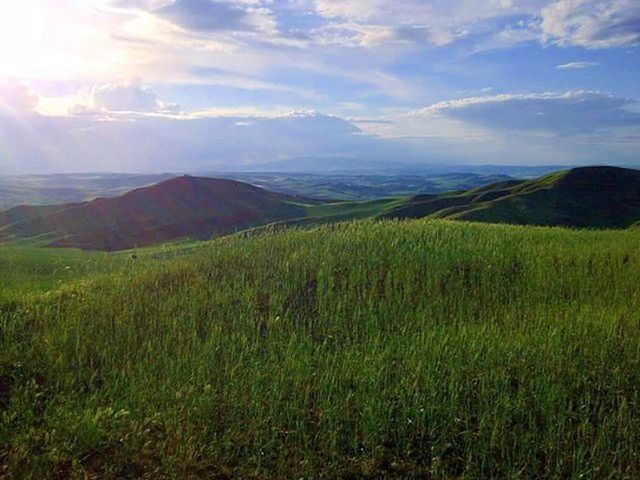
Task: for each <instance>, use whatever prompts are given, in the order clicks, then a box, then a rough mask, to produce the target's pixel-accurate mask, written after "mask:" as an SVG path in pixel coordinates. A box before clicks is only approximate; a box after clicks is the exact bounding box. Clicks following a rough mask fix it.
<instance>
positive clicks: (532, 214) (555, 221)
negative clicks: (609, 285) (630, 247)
mask: <svg viewBox="0 0 640 480" xmlns="http://www.w3.org/2000/svg"><path fill="white" fill-rule="evenodd" d="M383 216H384V217H388V218H419V217H426V216H431V217H435V218H448V219H454V220H469V221H477V222H491V223H511V224H523V225H547V226H569V227H588V228H627V227H630V226H632V225H633V224H634V223H636V222H638V221H640V171H638V170H631V169H626V168H618V167H582V168H576V169H573V170H567V171H563V172H557V173H553V174H550V175H546V176H544V177H541V178H539V179H536V180H531V181H508V182H501V183H496V184H493V185H490V186H487V187H482V188H478V189H474V190H469V191H466V192H458V193H453V194H445V195H432V196H417V197H413V198H412V199H410V200H409V201H408V202H407V203H406V204H404V205H402V206H400V207H399V208H397V209H395V210H393V211H391V212H389V213H386V214H384V215H383Z"/></svg>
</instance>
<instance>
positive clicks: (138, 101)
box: [75, 81, 181, 113]
mask: <svg viewBox="0 0 640 480" xmlns="http://www.w3.org/2000/svg"><path fill="white" fill-rule="evenodd" d="M180 110H181V108H180V106H179V105H178V104H175V103H165V102H162V101H160V100H159V99H158V96H157V94H156V92H155V91H154V90H153V89H152V88H151V87H149V86H148V85H144V84H142V83H141V82H139V81H132V82H128V83H122V84H117V83H113V84H106V85H95V86H93V87H92V88H91V89H89V90H86V91H83V92H81V93H80V95H79V96H78V99H77V101H76V106H75V111H76V112H83V111H85V112H87V111H88V112H141V113H178V112H180Z"/></svg>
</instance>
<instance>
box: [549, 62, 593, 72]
mask: <svg viewBox="0 0 640 480" xmlns="http://www.w3.org/2000/svg"><path fill="white" fill-rule="evenodd" d="M599 65H600V64H599V63H597V62H569V63H563V64H562V65H558V66H557V67H556V70H583V69H585V68H593V67H597V66H599Z"/></svg>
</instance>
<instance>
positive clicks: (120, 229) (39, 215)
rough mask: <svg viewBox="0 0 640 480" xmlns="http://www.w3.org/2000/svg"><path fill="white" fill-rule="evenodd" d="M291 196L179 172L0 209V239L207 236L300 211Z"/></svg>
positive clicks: (56, 242)
mask: <svg viewBox="0 0 640 480" xmlns="http://www.w3.org/2000/svg"><path fill="white" fill-rule="evenodd" d="M297 200H298V199H297V198H296V197H293V196H290V195H283V194H278V193H273V192H268V191H266V190H262V189H260V188H257V187H253V186H251V185H248V184H245V183H241V182H236V181H232V180H221V179H209V178H197V177H188V176H185V177H180V178H174V179H170V180H167V181H164V182H161V183H158V184H156V185H153V186H151V187H145V188H140V189H137V190H133V191H132V192H129V193H127V194H125V195H123V196H121V197H117V198H100V199H96V200H93V201H90V202H84V203H75V204H66V205H59V206H45V207H28V206H19V207H15V208H12V209H10V210H7V211H5V212H2V213H0V240H11V239H38V240H40V241H41V242H42V243H44V244H47V245H50V246H58V247H77V248H83V249H92V250H123V249H128V248H134V247H141V246H147V245H151V244H157V243H162V242H166V241H169V240H174V239H179V238H184V237H192V238H201V239H205V238H209V237H211V236H213V235H215V234H224V233H229V232H233V231H235V230H240V229H246V228H250V227H254V226H258V225H262V224H266V223H269V222H273V221H282V220H285V219H288V218H297V217H303V216H305V215H306V210H305V208H304V206H303V205H302V204H299V203H297Z"/></svg>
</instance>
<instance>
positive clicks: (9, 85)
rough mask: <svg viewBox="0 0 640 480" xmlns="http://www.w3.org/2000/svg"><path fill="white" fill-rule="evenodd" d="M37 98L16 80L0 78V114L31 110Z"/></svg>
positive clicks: (36, 105) (33, 108) (35, 104)
mask: <svg viewBox="0 0 640 480" xmlns="http://www.w3.org/2000/svg"><path fill="white" fill-rule="evenodd" d="M38 103H39V98H38V96H37V95H35V94H33V93H31V91H30V90H29V89H28V88H27V87H26V86H25V85H24V84H23V83H20V82H18V81H16V80H4V81H2V80H0V114H3V113H4V114H16V113H24V112H33V111H35V110H36V108H37V107H38Z"/></svg>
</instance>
